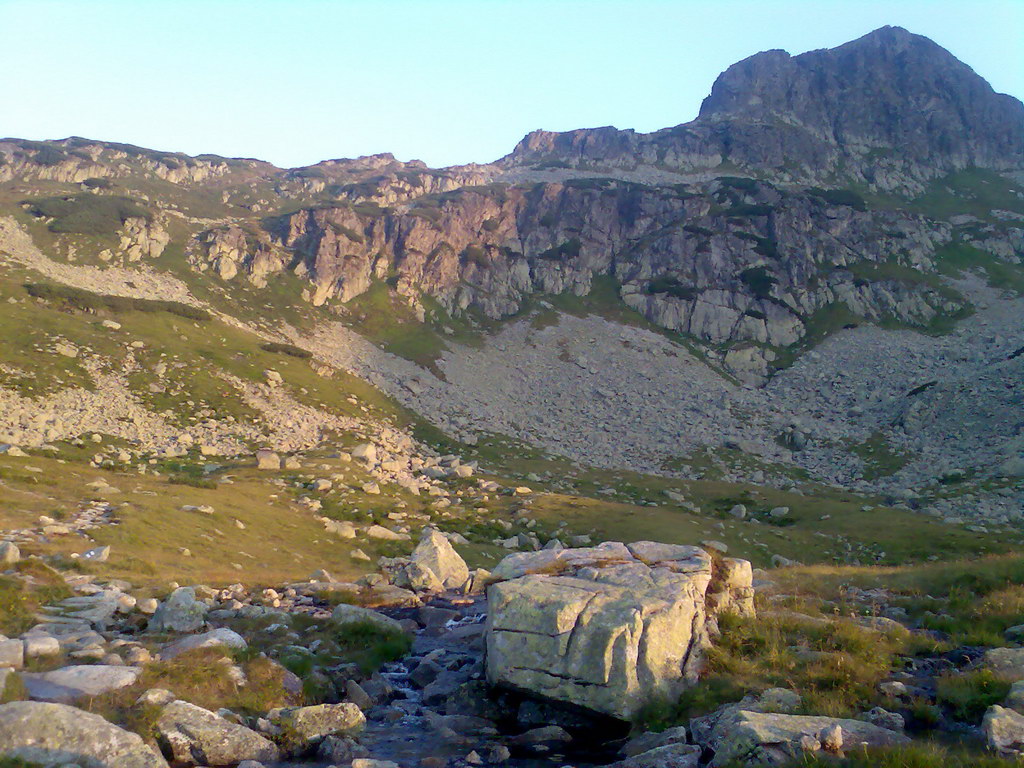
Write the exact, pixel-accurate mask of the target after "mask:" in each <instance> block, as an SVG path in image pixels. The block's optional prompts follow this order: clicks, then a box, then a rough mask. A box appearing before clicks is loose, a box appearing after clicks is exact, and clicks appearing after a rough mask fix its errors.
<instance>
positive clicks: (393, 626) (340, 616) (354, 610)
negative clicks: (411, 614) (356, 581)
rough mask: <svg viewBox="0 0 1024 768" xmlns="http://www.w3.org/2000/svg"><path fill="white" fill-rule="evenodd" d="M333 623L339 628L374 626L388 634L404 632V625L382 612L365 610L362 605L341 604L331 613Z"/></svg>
mask: <svg viewBox="0 0 1024 768" xmlns="http://www.w3.org/2000/svg"><path fill="white" fill-rule="evenodd" d="M331 621H332V622H334V623H335V624H337V625H338V626H345V625H347V624H364V623H366V624H372V625H374V626H375V627H377V628H378V629H382V630H384V631H386V632H402V631H403V630H402V625H401V624H399V623H398V622H397V621H395V620H394V619H392V618H391V617H390V616H385V615H384V614H383V613H381V612H380V611H375V610H373V609H371V608H363V607H362V606H360V605H349V604H348V603H339V604H338V605H336V606H335V607H334V610H333V611H332V612H331Z"/></svg>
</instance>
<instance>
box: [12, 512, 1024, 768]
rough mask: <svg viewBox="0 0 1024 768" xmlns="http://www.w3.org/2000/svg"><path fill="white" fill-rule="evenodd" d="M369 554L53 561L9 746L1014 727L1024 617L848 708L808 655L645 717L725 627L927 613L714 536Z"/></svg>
mask: <svg viewBox="0 0 1024 768" xmlns="http://www.w3.org/2000/svg"><path fill="white" fill-rule="evenodd" d="M716 546H717V545H716ZM0 555H2V557H3V559H4V562H5V564H6V565H7V566H8V567H9V568H10V569H11V570H9V571H8V573H9V574H10V573H13V574H15V577H16V578H21V579H25V580H27V582H28V583H30V582H32V581H34V580H35V581H38V580H39V579H42V578H51V579H52V578H54V577H55V576H56V574H55V572H54V571H52V570H50V569H48V568H47V567H46V566H45V565H43V564H42V563H41V562H40V561H39V560H38V559H36V558H30V559H28V560H22V559H21V555H20V552H19V551H18V550H17V548H16V547H12V546H11V545H10V544H6V545H3V548H2V549H0ZM380 566H381V568H382V574H378V575H375V576H372V577H366V578H364V579H361V580H360V582H359V583H346V582H339V581H336V580H335V579H334V578H333V577H332V576H331V575H330V574H329V573H327V572H326V571H323V570H321V571H318V572H316V573H314V574H311V576H310V578H309V580H307V581H303V582H295V583H291V584H286V585H281V586H279V587H277V588H269V587H267V588H262V589H260V588H257V587H246V586H244V585H242V584H235V585H231V586H229V587H227V588H225V589H211V588H209V587H206V586H202V585H198V586H189V587H178V586H175V585H172V591H171V592H170V593H168V594H165V595H163V596H162V597H161V599H154V598H150V597H144V596H141V595H139V594H138V591H137V590H136V589H135V588H134V587H132V585H130V584H128V583H126V582H124V581H116V580H115V581H108V582H105V583H103V582H101V581H98V580H96V579H95V578H94V577H91V576H89V575H87V574H74V573H64V574H62V575H61V576H59V577H57V578H60V579H61V581H63V582H64V583H66V585H67V587H69V588H70V592H71V596H70V597H65V598H63V599H60V600H58V601H57V602H54V603H52V604H49V605H46V606H44V607H42V608H41V609H40V610H39V611H38V612H37V614H36V615H35V617H34V618H33V623H32V626H30V627H29V628H27V629H26V630H24V631H23V632H21V634H20V635H18V636H17V637H14V638H11V639H0V681H2V684H0V691H2V693H3V701H4V702H7V703H2V704H0V756H7V757H17V758H22V759H25V760H28V761H29V764H30V765H34V764H43V765H53V764H55V763H54V762H53V761H54V760H56V761H57V763H56V764H61V765H64V764H67V761H75V762H76V763H78V764H82V765H93V766H101V767H103V768H115V767H116V768H120V767H122V766H140V767H142V766H145V767H147V768H148V767H150V766H152V767H153V768H159V767H160V766H166V765H167V764H168V762H169V763H170V764H172V765H175V766H192V765H195V766H200V765H206V766H240V767H244V768H257V766H279V765H280V766H283V765H288V766H311V767H312V766H328V765H337V766H351V767H352V768H394V767H395V766H401V767H403V768H405V767H408V768H416V767H418V766H423V768H442V767H443V766H451V767H452V768H462V767H464V766H474V765H503V766H510V767H519V768H527V767H532V766H543V765H550V766H554V765H567V764H571V765H575V766H579V767H580V768H588V767H589V766H604V765H613V766H615V768H659V767H660V766H667V765H672V766H677V767H678V766H686V767H688V768H700V766H726V765H734V764H735V765H750V766H754V765H780V764H783V763H787V761H791V760H800V759H802V758H807V757H814V756H817V755H824V756H828V757H830V758H831V759H833V760H836V759H839V758H842V757H843V755H844V753H845V754H855V753H857V752H859V751H861V750H863V749H864V748H865V747H867V748H869V749H883V750H884V749H887V748H890V749H891V748H897V750H898V749H906V748H909V747H908V746H907V745H909V744H910V738H909V737H908V735H907V733H906V730H907V729H908V728H911V727H912V728H914V729H915V730H916V729H919V728H921V727H922V720H921V718H923V717H924V715H923V714H922V712H924V711H925V709H926V708H927V707H932V708H933V709H935V711H936V713H937V714H936V715H935V716H934V717H935V718H937V719H933V720H931V721H929V722H930V724H929V726H928V727H929V728H930V729H931V730H933V731H934V730H936V729H938V730H939V731H942V730H946V731H948V732H949V733H953V734H957V735H958V737H959V738H964V737H965V736H966V737H967V738H968V739H981V738H984V739H987V740H988V743H989V745H990V747H991V748H992V749H993V750H994V751H996V752H997V753H999V754H1002V755H1013V754H1016V753H1017V752H1018V751H1019V750H1021V749H1024V715H1021V714H1018V712H1017V710H1018V709H1020V708H1021V703H1020V702H1021V692H1020V690H1019V688H1020V686H1021V685H1024V650H1022V649H1020V648H1019V647H1016V645H1014V644H1013V640H1015V639H1019V638H1020V637H1021V636H1022V635H1021V634H1020V629H1021V628H1020V627H1019V626H1017V627H1010V628H1008V629H1007V632H1006V636H1007V638H1010V640H1011V644H1010V645H1007V646H1005V647H997V648H994V649H991V650H988V651H984V650H983V649H977V648H967V649H961V650H957V651H955V652H952V653H950V652H946V653H944V654H942V655H935V656H928V655H927V654H922V653H920V652H917V653H916V655H914V656H913V657H909V656H902V657H901V656H894V657H893V658H892V660H891V663H892V664H894V666H888V663H887V664H884V665H882V666H880V667H879V668H878V669H877V670H875V671H874V672H873V673H872V676H871V677H870V680H871V687H872V688H874V690H873V691H871V690H869V691H867V692H866V698H865V700H864V701H865V703H864V704H861V705H860V706H862V707H865V708H864V709H863V710H862V711H860V712H859V714H857V715H856V717H850V716H847V717H836V716H830V715H826V714H823V713H820V712H815V707H816V706H817V707H821V706H824V704H823V702H822V701H821V700H818V699H815V698H814V696H815V695H816V694H815V693H814V690H813V686H812V687H811V688H804V687H803V686H804V685H808V684H810V683H809V682H808V680H810V678H805V677H803V676H802V674H801V673H797V674H796V677H795V678H794V681H795V685H794V687H795V689H794V688H791V687H778V686H776V687H769V688H763V689H761V690H759V691H758V692H756V693H753V694H749V695H747V696H744V697H743V698H742V700H734V701H731V702H729V703H726V704H724V705H722V706H718V707H715V706H712V707H711V708H710V709H706V710H705V711H704V712H701V713H699V715H698V716H694V717H692V718H691V719H689V720H688V721H687V720H685V719H682V722H680V721H679V719H678V715H677V716H676V717H677V720H676V724H671V725H672V727H669V728H667V729H666V728H664V722H663V723H662V724H661V726H660V727H658V728H656V729H655V730H645V728H644V726H643V722H644V720H643V718H644V717H650V716H651V712H652V710H651V709H650V708H649V705H660V704H661V703H662V702H664V701H666V700H667V699H666V698H664V693H665V692H666V691H668V690H670V689H672V690H675V691H676V693H675V695H678V693H679V691H685V690H686V689H687V688H689V687H692V686H694V685H695V684H697V682H696V681H697V678H698V676H700V677H703V676H704V675H705V674H707V671H708V667H709V666H710V668H711V671H712V673H713V674H716V673H717V674H720V672H719V670H720V668H721V660H720V658H721V657H720V656H716V650H715V649H716V647H717V646H718V645H722V646H723V647H728V646H729V643H730V642H731V641H732V640H733V639H734V636H736V637H737V638H738V636H739V635H741V634H742V633H744V632H747V631H750V630H751V629H752V628H755V627H757V626H759V625H758V622H762V623H765V625H766V626H775V627H777V628H782V627H789V629H788V630H786V631H789V632H792V631H794V629H793V628H794V627H803V629H802V630H800V631H801V632H804V633H805V634H804V638H805V640H804V641H803V642H807V638H811V637H815V636H817V637H819V640H818V641H817V643H816V644H812V645H810V646H804V647H803V648H796V649H795V650H791V651H789V653H796V654H797V655H798V656H801V655H802V658H803V663H811V664H820V663H821V660H822V659H825V658H828V657H829V656H831V655H835V654H836V653H837V652H838V653H840V655H841V654H843V653H845V654H847V655H848V657H849V660H850V661H852V660H854V659H860V656H859V655H858V654H862V653H863V651H856V650H854V649H855V647H856V644H857V643H861V642H864V641H867V642H868V644H869V645H877V646H882V647H889V646H893V647H895V646H897V645H898V646H900V647H903V646H906V647H907V648H909V647H910V646H909V645H908V643H912V642H913V638H914V637H919V640H926V639H928V631H926V630H924V629H922V628H921V627H920V626H919V625H918V623H917V622H916V620H914V619H912V618H911V617H910V616H909V615H908V614H907V612H906V611H905V610H904V609H902V608H900V607H899V606H898V605H896V604H895V598H896V596H895V595H894V594H886V592H885V591H884V590H860V591H858V590H850V591H848V593H847V595H846V601H847V602H846V603H845V605H844V606H843V608H842V610H841V611H839V612H838V613H837V614H836V615H833V616H831V617H829V616H827V615H825V616H822V615H821V614H818V613H816V612H815V611H813V610H811V609H809V608H807V607H805V608H804V610H811V612H809V613H800V612H798V611H796V610H794V609H793V608H792V607H783V606H786V605H787V604H788V605H792V602H791V601H792V595H791V594H790V595H787V594H786V593H785V590H784V589H781V588H780V585H779V584H777V583H776V582H775V579H774V574H772V573H766V572H764V571H758V572H756V573H752V572H751V569H750V564H749V563H747V562H746V561H743V560H736V559H722V558H721V554H720V553H719V552H717V551H716V550H715V549H714V548H713V547H706V548H703V549H702V548H698V547H692V546H691V547H687V546H675V545H664V544H657V543H653V542H639V543H634V544H629V545H623V544H618V543H607V544H602V545H601V546H599V547H596V548H584V549H564V548H562V546H561V544H560V543H559V542H557V541H555V540H552V541H551V542H549V545H548V546H547V547H545V549H543V550H541V551H536V552H532V553H522V554H513V555H510V556H509V557H508V558H506V559H505V560H504V561H502V562H501V563H500V564H499V565H498V566H497V567H496V568H495V569H494V571H493V572H492V573H486V572H483V571H480V570H477V571H474V572H471V571H470V570H469V568H468V567H467V566H466V564H465V562H464V561H463V560H462V558H461V557H460V556H459V555H458V554H457V553H456V551H455V550H454V549H453V548H452V546H451V544H450V543H449V541H448V538H447V537H446V536H444V535H442V534H441V533H440V532H438V531H437V530H436V529H433V528H429V527H428V528H424V530H423V532H422V536H421V538H420V542H419V544H418V546H417V547H416V548H415V549H414V551H413V552H412V554H411V556H409V557H404V558H398V559H390V560H386V561H381V563H380ZM485 585H486V592H485V591H484V587H485ZM755 589H756V590H757V591H758V592H759V593H760V597H759V598H758V600H757V602H758V604H759V605H760V606H761V607H760V608H758V609H757V610H756V611H755V607H754V604H755V600H754V592H755ZM339 596H344V599H341V600H339V599H338V597H339ZM332 606H333V607H332ZM367 606H373V608H371V607H367ZM879 610H881V611H882V612H883V614H884V615H879V614H878V613H877V611H879ZM887 616H896V617H898V619H899V620H895V619H892V618H887ZM738 622H739V623H738ZM772 622H774V624H772ZM822 628H825V632H824V634H822ZM808 632H809V634H806V633H808ZM835 632H839V633H840V635H834V639H833V640H831V641H827V642H826V643H825V644H824V645H821V644H820V642H821V640H820V638H823V637H826V636H828V635H830V634H831V633H835ZM933 634H934V633H933ZM793 637H796V635H794V636H793ZM839 637H842V638H844V639H842V640H839V639H838V638H839ZM829 642H839V646H838V647H835V646H833V647H832V648H831V649H829V644H828V643H829ZM485 648H486V653H485ZM630 648H632V652H630V651H629V649H630ZM844 648H845V650H843V649H844ZM638 650H639V652H637V651H638ZM367 654H369V656H367ZM848 663H849V662H848ZM861 663H863V662H861ZM904 665H905V666H904ZM190 667H193V668H196V669H198V670H202V671H200V672H199V675H200V678H199V679H198V680H197V679H195V678H193V677H191V676H190V674H189V673H188V672H187V670H188V669H189V668H190ZM290 670H296V671H297V672H298V673H299V674H298V675H297V674H295V673H294V672H292V671H290ZM964 675H966V676H968V677H971V676H973V677H974V678H975V679H982V680H992V681H995V680H998V681H999V682H998V685H995V684H993V685H994V687H995V688H996V689H997V692H996V693H995V695H994V696H993V695H991V694H987V693H986V694H985V695H986V696H987V699H986V700H988V701H990V702H992V706H990V707H989V708H988V710H987V711H986V712H985V714H984V718H983V720H982V721H981V723H980V728H978V727H977V726H973V727H972V726H970V725H969V724H968V723H965V722H963V719H962V718H964V717H973V715H970V716H968V715H964V714H962V713H960V714H957V713H958V712H960V710H956V709H954V710H947V711H950V712H952V714H939V712H940V710H939V709H938V708H937V707H936V706H935V704H929V703H928V702H936V701H938V702H939V703H943V702H946V703H947V704H949V703H950V702H952V703H953V704H954V705H956V704H957V701H958V700H957V699H950V697H949V696H948V695H946V694H943V692H942V691H943V686H944V685H945V686H947V687H948V685H950V683H949V681H950V679H951V676H957V677H960V678H962V679H967V678H966V677H964ZM986 675H987V676H989V677H985V676H986ZM979 676H980V677H979ZM1016 681H1022V682H1016ZM1010 683H1014V685H1013V687H1012V689H1010ZM697 685H699V684H697ZM1002 686H1005V688H1002ZM1007 689H1010V690H1009V693H1008V694H1007V695H1006V700H1005V702H1003V704H997V703H995V702H997V701H999V697H1000V696H1001V695H1002V694H1001V693H998V691H999V690H1004V691H1005V690H1007ZM844 693H845V694H846V695H848V696H851V697H852V696H855V694H854V693H853V691H852V690H850V691H846V692H844ZM944 696H945V698H943V697H944ZM311 699H312V700H313V701H312V702H311V701H310V700H311ZM303 700H305V702H306V703H305V704H303V703H302V702H303ZM872 701H875V702H885V703H886V705H887V707H888V708H885V707H882V706H877V705H876V706H874V707H870V706H868V704H870V702H872ZM196 702H199V703H196ZM313 702H320V703H313ZM815 702H817V703H815ZM218 704H219V705H220V706H217V705H218ZM960 704H961V705H963V706H966V704H965V703H964V702H960ZM854 706H855V707H856V706H857V705H856V704H854ZM971 706H978V705H977V704H976V703H973V702H972V704H971ZM982 706H984V705H982ZM645 707H646V708H645ZM624 708H625V709H624ZM82 710H85V711H84V712H83V711H82ZM626 710H628V712H627V711H626ZM85 712H91V713H93V714H86V713H85ZM96 713H98V714H96ZM644 713H646V714H644ZM101 715H103V716H101ZM609 715H611V717H609ZM104 716H105V717H104ZM111 720H113V721H114V723H119V724H120V725H116V724H114V723H112V722H110V721H111ZM630 720H632V722H633V726H632V728H630V725H629V721H630ZM595 733H600V734H602V736H600V737H598V738H594V734H595ZM894 754H895V753H894ZM936 754H937V753H936ZM879 759H882V757H881V753H880V756H879ZM39 761H42V762H41V763H39ZM736 761H738V762H736ZM787 764H788V763H787ZM794 764H795V763H794ZM922 764H925V763H922ZM927 764H932V763H927ZM935 764H938V763H935ZM943 764H945V763H943ZM950 764H952V763H950ZM967 764H968V763H963V765H967ZM992 764H993V765H996V763H992ZM1008 764H1009V763H1007V765H1008ZM957 765H960V763H957Z"/></svg>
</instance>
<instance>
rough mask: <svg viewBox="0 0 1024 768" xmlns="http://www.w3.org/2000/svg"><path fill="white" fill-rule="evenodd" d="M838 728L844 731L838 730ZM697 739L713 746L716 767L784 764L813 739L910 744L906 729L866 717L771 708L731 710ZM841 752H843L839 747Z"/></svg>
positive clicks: (845, 745)
mask: <svg viewBox="0 0 1024 768" xmlns="http://www.w3.org/2000/svg"><path fill="white" fill-rule="evenodd" d="M836 726H838V727H839V729H841V730H840V731H837V730H836ZM699 733H700V729H699V728H695V729H694V737H695V740H696V741H697V742H698V744H700V746H702V747H704V748H706V749H710V750H711V751H713V752H714V754H715V757H714V759H713V760H712V761H711V763H710V764H709V766H710V767H711V768H714V767H717V766H726V765H730V766H731V765H781V764H784V763H787V762H789V761H792V760H793V759H794V758H795V757H799V756H800V755H801V754H802V751H803V750H804V749H805V747H804V745H803V743H802V742H803V740H804V737H807V740H810V741H812V742H813V741H818V740H819V739H820V740H821V745H822V746H828V745H830V744H831V745H836V743H837V741H838V748H839V749H842V750H846V751H851V750H853V751H860V750H862V749H864V748H868V749H872V748H875V747H890V746H896V745H899V744H906V743H907V742H909V741H910V739H909V738H908V737H907V736H905V735H903V734H902V733H897V732H896V731H890V730H888V729H886V728H879V727H878V726H877V725H872V724H871V723H865V722H863V721H861V720H846V719H839V718H834V717H812V716H806V715H782V714H774V713H768V712H749V711H747V710H742V709H740V710H729V711H728V712H727V713H726V714H725V715H724V716H722V717H720V718H719V719H718V721H717V722H716V723H715V726H714V728H712V729H711V731H710V733H708V734H707V735H706V736H704V737H700V736H698V734H699ZM837 751H838V750H837Z"/></svg>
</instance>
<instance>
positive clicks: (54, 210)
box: [24, 192, 152, 236]
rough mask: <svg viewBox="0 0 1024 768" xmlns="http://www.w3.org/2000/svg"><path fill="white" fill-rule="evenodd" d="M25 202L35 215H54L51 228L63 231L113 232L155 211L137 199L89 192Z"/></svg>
mask: <svg viewBox="0 0 1024 768" xmlns="http://www.w3.org/2000/svg"><path fill="white" fill-rule="evenodd" d="M24 204H25V205H27V206H28V208H29V212H30V213H32V215H34V216H39V217H43V218H48V219H52V221H51V222H50V224H49V229H50V231H51V232H55V233H60V234H78V235H96V236H103V235H110V234H113V233H114V232H116V231H117V230H118V229H120V228H121V227H122V226H123V225H124V223H125V222H126V221H127V220H128V219H147V220H148V219H151V218H152V214H151V213H150V212H149V211H148V210H147V209H146V208H144V207H143V206H142V205H140V204H139V203H138V202H137V201H135V200H132V199H130V198H127V197H118V196H113V195H94V194H92V193H89V192H83V193H81V194H78V195H69V196H65V197H46V198H41V199H35V200H26V201H24Z"/></svg>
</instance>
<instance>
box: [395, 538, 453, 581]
mask: <svg viewBox="0 0 1024 768" xmlns="http://www.w3.org/2000/svg"><path fill="white" fill-rule="evenodd" d="M394 566H395V570H396V571H397V573H396V584H398V586H408V587H410V588H411V589H413V590H416V591H420V592H440V591H443V590H445V589H450V590H458V589H462V588H463V587H465V586H466V582H468V581H469V567H468V566H467V565H466V561H465V560H463V559H462V557H461V556H460V555H459V553H458V552H456V551H455V548H454V547H453V546H452V544H451V542H450V541H449V540H448V539H447V538H446V537H445V535H444V534H443V533H441V532H440V531H439V530H437V529H436V528H424V529H423V534H422V536H421V537H420V541H419V543H418V544H417V545H416V549H414V550H413V552H412V555H411V556H410V557H409V558H408V561H405V559H404V558H399V559H398V561H397V562H396V563H395V564H394Z"/></svg>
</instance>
